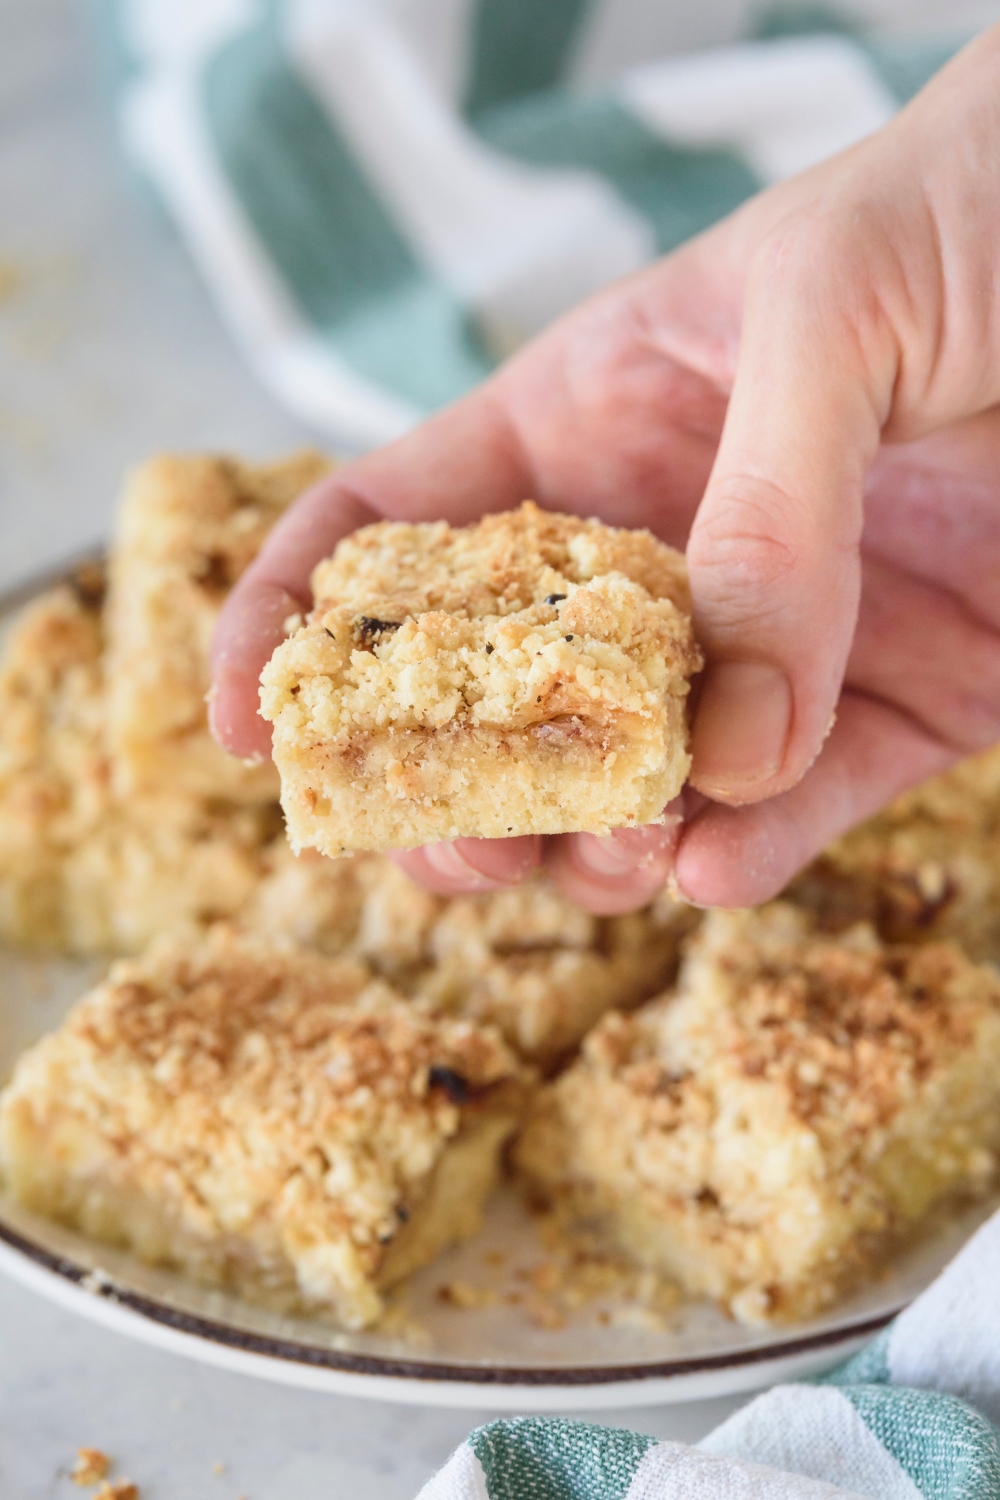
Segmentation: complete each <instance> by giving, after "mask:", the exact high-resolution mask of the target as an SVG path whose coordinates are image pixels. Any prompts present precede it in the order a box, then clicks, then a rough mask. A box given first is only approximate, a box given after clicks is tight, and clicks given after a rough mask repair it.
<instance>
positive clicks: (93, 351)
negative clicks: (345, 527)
mask: <svg viewBox="0 0 1000 1500" xmlns="http://www.w3.org/2000/svg"><path fill="white" fill-rule="evenodd" d="M998 18H1000V6H998V5H997V4H996V3H995V0H992V3H984V0H864V3H863V4H862V3H859V4H857V5H854V6H850V5H843V6H841V5H838V6H837V7H836V8H835V9H820V8H817V7H803V6H787V5H782V6H777V7H776V6H774V5H773V4H772V5H765V4H755V3H750V0H699V3H698V4H697V5H692V4H690V3H689V0H591V3H590V4H586V3H582V0H546V4H545V5H543V6H539V5H538V3H537V0H535V3H534V4H528V3H525V0H364V3H361V4H351V3H349V0H288V3H287V4H280V3H276V0H261V3H259V4H258V3H255V0H116V3H106V4H98V3H96V0H95V3H91V4H90V5H87V6H85V5H82V4H81V3H79V0H0V588H3V587H7V586H9V585H10V584H12V583H14V582H16V581H18V580H20V579H22V578H24V577H25V576H26V575H28V574H31V573H32V572H34V571H37V570H39V569H41V568H43V567H44V566H45V565H47V564H48V563H50V562H52V561H55V560H58V559H62V558H64V557H66V556H69V555H71V554H73V553H74V552H76V551H79V550H80V549H81V548H84V547H86V546H87V545H89V544H91V543H93V542H95V541H97V540H98V539H100V538H101V537H102V536H104V535H105V534H106V533H107V530H108V527H109V521H110V516H111V512H112V509H113V506H114V502H115V496H116V491H117V488H118V484H119V481H120V477H121V475H122V473H123V471H124V470H125V469H126V468H127V467H128V466H130V465H131V464H133V463H135V462H136V461H137V460H139V459H141V458H143V457H144V456H146V455H147V454H149V453H151V452H153V451H156V450H159V449H164V448H184V449H197V448H212V449H230V450H236V451H238V452H242V453H246V454H248V455H263V454H267V453H273V452H276V451H280V450H282V449H287V448H290V447H294V446H296V445H299V444H302V443H303V442H317V441H318V442H320V443H321V444H325V445H326V446H328V447H332V448H334V449H335V450H338V451H343V452H350V451H358V450H360V449H362V448H364V447H365V446H368V445H370V444H371V443H372V442H375V441H379V440H381V439H383V438H385V437H389V436H391V435H392V433H393V432H394V431H398V430H401V429H402V428H403V427H404V426H405V425H406V424H407V423H408V422H409V421H412V420H415V419H417V418H418V417H419V415H420V414H421V413H422V412H423V411H426V410H429V409H432V408H433V406H435V405H436V404H440V402H441V401H443V400H446V399H449V398H450V397H451V396H453V395H455V394H457V393H458V392H459V391H460V390H461V389H463V388H464V387H466V386H467V385H468V384H469V383H470V382H471V381H473V380H475V379H478V378H480V377H481V376H482V374H484V373H485V372H486V371H488V369H489V368H490V367H491V365H492V363H493V362H494V361H495V360H496V359H497V358H498V357H500V356H501V355H502V354H503V353H505V352H506V351H507V350H508V349H510V348H513V347H515V346H516V345H517V343H518V342H519V341H520V340H521V339H523V338H524V337H527V336H529V335H530V334H531V333H532V332H533V331H534V330H535V329H536V328H538V327H540V326H542V325H543V324H544V323H545V322H546V321H547V320H548V318H550V317H551V316H554V315H556V314H557V313H558V312H559V311H561V310H562V307H563V306H565V305H566V304H567V303H569V302H572V301H573V300H575V299H576V297H578V296H580V295H583V294H585V293H586V292H587V291H588V290H590V289H591V288H592V287H593V286H596V285H599V284H600V283H601V282H602V281H603V280H606V279H608V277H610V276H612V275H616V274H620V273H621V272H622V271H626V270H628V269H630V268H631V267H632V266H633V265H635V264H639V263H641V262H642V261H643V260H645V259H647V258H649V257H650V256H651V255H654V254H656V253H659V252H661V251H663V250H665V249H669V248H670V246H671V245H672V244H674V243H677V242H678V240H680V239H682V238H684V237H686V235H687V234H689V233H691V232H693V231H695V230H697V229H698V228H700V227H702V226H703V225H704V224H706V223H708V222H711V220H712V219H713V218H715V217H716V216H718V214H720V213H722V212H725V211H727V210H728V208H730V207H732V206H733V205H734V204H735V203H736V202H738V201H739V199H740V198H741V197H743V196H745V194H746V193H747V192H750V191H753V190H754V189H755V188H756V187H757V186H759V185H762V184H763V183H765V182H767V181H770V180H774V179H775V178H776V177H779V176H781V175H785V174H786V173H787V172H788V171H792V170H795V169H797V168H798V167H799V166H804V165H807V164H808V162H809V161H811V160H814V159H816V158H817V157H819V156H822V155H825V154H827V153H828V151H830V150H833V149H837V148H838V147H839V146H840V145H842V144H846V143H847V141H848V140H850V139H853V138H856V137H857V135H859V134H864V133H866V131H867V130H869V129H873V128H876V127H877V125H878V124H879V123H881V121H882V119H883V118H887V117H888V115H889V114H890V113H891V112H892V109H894V108H895V107H897V106H898V104H899V103H900V102H901V101H902V100H903V99H905V98H906V97H908V95H909V94H910V93H912V92H913V91H914V89H915V88H917V87H919V85H920V84H921V83H922V82H923V80H924V78H925V77H927V76H929V74H930V73H931V72H933V71H934V69H935V68H936V67H937V66H938V65H939V64H940V62H941V61H943V60H944V58H946V57H947V56H948V55H949V53H950V52H951V51H952V50H954V48H955V47H956V46H957V45H959V44H960V43H961V42H962V41H963V40H965V39H966V38H967V37H969V36H971V35H973V34H974V33H975V32H976V31H977V30H979V29H981V28H982V27H983V26H985V25H987V24H989V23H990V22H991V21H993V20H995V19H998ZM720 49H721V50H720ZM796 49H798V50H796ZM205 80H208V81H207V82H205Z"/></svg>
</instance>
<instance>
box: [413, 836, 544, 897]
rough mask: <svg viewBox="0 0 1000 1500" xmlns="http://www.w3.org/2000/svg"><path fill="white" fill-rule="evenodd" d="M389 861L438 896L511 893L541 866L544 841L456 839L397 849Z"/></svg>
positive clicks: (538, 839)
mask: <svg viewBox="0 0 1000 1500" xmlns="http://www.w3.org/2000/svg"><path fill="white" fill-rule="evenodd" d="M389 857H390V859H392V861H393V863H394V864H396V865H398V866H399V868H400V869H401V870H402V871H403V872H404V873H405V874H407V875H409V877H410V879H411V880H415V881H416V882H417V884H418V885H422V886H424V887H425V888H426V889H427V890H429V891H433V892H434V893H435V894H436V895H438V896H461V895H470V894H475V893H477V892H484V891H502V890H508V889H509V888H510V887H511V886H514V885H519V884H520V883H521V881H522V880H527V878H528V876H529V875H533V874H535V872H536V871H537V870H538V869H539V868H540V867H541V863H542V840H541V839H540V838H538V837H536V836H535V835H534V834H528V835H526V836H523V837H520V838H512V839H455V840H454V842H453V843H447V844H425V845H424V846H423V848H420V849H395V850H393V851H392V853H391V854H390V856H389Z"/></svg>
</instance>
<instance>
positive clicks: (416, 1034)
mask: <svg viewBox="0 0 1000 1500" xmlns="http://www.w3.org/2000/svg"><path fill="white" fill-rule="evenodd" d="M528 1078H529V1075H526V1074H525V1073H524V1072H523V1071H521V1070H520V1069H519V1066H518V1064H517V1063H516V1061H515V1059H514V1058H513V1056H512V1054H511V1053H510V1051H509V1050H508V1049H507V1047H506V1046H505V1045H504V1043H503V1042H502V1041H501V1040H500V1038H499V1036H498V1035H497V1033H496V1032H495V1031H493V1030H491V1029H490V1028H485V1027H477V1026H476V1025H474V1024H472V1023H471V1022H469V1021H465V1020H453V1019H441V1018H435V1017H434V1016H428V1015H421V1014H420V1013H419V1011H418V1010H416V1009H415V1008H414V1007H413V1006H412V1005H408V1004H407V1003H406V1002H404V1001H403V1000H401V999H400V997H399V996H398V995H396V994H395V993H394V992H393V991H392V990H390V989H389V988H388V987H387V986H386V985H385V984H384V983H382V982H381V981H372V979H371V977H370V972H369V971H368V970H366V969H365V968H364V967H363V966H361V965H358V964H351V963H345V962H341V961H337V960H330V959H325V958H321V957H320V956H318V955H315V954H304V953H295V952H290V951H285V950H282V949H279V948H274V947H269V946H267V945H264V944H261V943H259V942H256V941H253V940H250V939H246V938H238V937H236V936H234V935H233V934H232V933H231V932H230V931H229V930H228V929H226V928H216V929H214V930H213V932H212V933H210V934H209V935H208V937H206V938H203V939H201V940H200V941H197V942H196V941H192V940H191V939H190V938H188V939H183V938H179V939H177V940H165V941H164V942H163V943H161V945H160V946H159V947H154V948H153V949H152V950H150V952H149V954H147V955H146V956H145V957H144V958H143V959H141V960H131V961H125V962H122V963H119V964H118V965H117V966H116V967H115V968H114V969H112V972H111V975H110V978H109V979H108V980H107V981H106V982H105V983H104V984H102V985H100V986H98V988H97V989H95V990H94V991H93V992H92V993H91V994H89V995H87V996H85V997H84V999H83V1000H81V1001H80V1003H79V1004H78V1005H77V1006H76V1008H75V1009H74V1010H73V1011H72V1013H71V1014H70V1016H69V1017H68V1019H67V1020H66V1021H65V1023H64V1024H63V1026H62V1027H61V1028H60V1029H59V1030H58V1031H57V1032H55V1033H53V1034H52V1035H51V1036H49V1037H46V1038H45V1039H44V1040H43V1041H41V1042H39V1043H38V1044H37V1045H36V1046H35V1047H33V1048H32V1049H31V1050H30V1051H29V1052H27V1053H26V1054H25V1055H24V1056H23V1057H22V1058H21V1060H20V1062H19V1063H18V1066H17V1069H16V1071H15V1074H14V1078H13V1081H12V1083H11V1084H10V1086H9V1087H8V1088H7V1090H6V1092H5V1093H4V1095H3V1097H2V1101H0V1168H2V1173H3V1176H4V1177H5V1179H6V1182H7V1185H8V1188H9V1190H10V1191H11V1192H13V1193H14V1194H15V1196H16V1197H17V1198H18V1199H19V1200H20V1201H21V1202H22V1203H23V1204H24V1205H25V1206H26V1207H29V1208H31V1209H33V1210H35V1211H37V1212H39V1213H42V1214H46V1215H48V1216H51V1217H54V1218H58V1219H60V1220H63V1221H65V1222H67V1223H69V1224H72V1225H75V1226H77V1227H79V1228H80V1229H82V1230H83V1231H84V1232H85V1233H87V1234H89V1235H92V1236H94V1237H96V1238H98V1239H104V1240H109V1241H112V1242H115V1243H118V1244H121V1245H125V1246H127V1247H129V1248H130V1249H132V1250H133V1251H135V1252H136V1253H137V1254H138V1255H139V1256H140V1257H142V1258H143V1259H144V1260H147V1261H150V1262H154V1263H161V1264H166V1265H171V1266H175V1267H178V1268H180V1269H181V1270H183V1271H184V1272H186V1273H187V1274H188V1275H190V1276H192V1277H193V1278H195V1279H196V1280H199V1281H202V1282H207V1283H209V1284H214V1285H218V1286H222V1287H228V1288H231V1289H232V1290H234V1291H238V1292H240V1293H242V1294H243V1295H245V1296H248V1297H250V1298H252V1299H254V1300H257V1301H262V1302H265V1303H267V1304H268V1305H271V1306H275V1307H278V1308H282V1309H288V1310H293V1311H309V1312H313V1313H320V1314H323V1315H327V1316H329V1317H331V1318H332V1319H333V1320H335V1321H336V1322H338V1323H340V1324H341V1325H343V1326H346V1327H349V1328H360V1327H364V1326H366V1325H368V1324H371V1323H372V1322H374V1321H376V1320H377V1319H378V1317H379V1315H380V1313H381V1312H382V1310H383V1293H384V1291H385V1289H386V1288H387V1287H389V1286H391V1285H392V1284H394V1283H395V1282H398V1281H399V1280H400V1279H401V1278H402V1277H404V1276H406V1275H407V1274H408V1273H409V1272H410V1271H412V1270H414V1269H415V1268H416V1267H418V1266H420V1265H423V1264H424V1263H425V1262H426V1261H428V1260H430V1259H431V1258H432V1257H433V1256H434V1255H435V1254H436V1253H437V1252H438V1251H439V1250H440V1249H442V1248H443V1247H444V1246H445V1245H447V1244H449V1243H451V1242H452V1241H453V1240H455V1239H459V1238H463V1237H465V1236H466V1235H469V1234H472V1233H474V1232H475V1231H476V1230H477V1229H478V1227H479V1223H480V1210H481V1205H482V1203H483V1200H484V1199H485V1197H486V1195H487V1193H488V1192H489V1190H490V1188H491V1187H492V1186H493V1183H494V1180H495V1177H496V1173H497V1169H498V1159H499V1154H500V1150H501V1147H502V1145H503V1143H504V1142H505V1140H506V1139H507V1138H508V1136H509V1135H510V1134H511V1133H512V1131H513V1130H514V1128H515V1126H516V1124H517V1122H518V1119H519V1116H520V1115H521V1113H522V1111H523V1107H524V1103H525V1099H526V1094H527V1087H528Z"/></svg>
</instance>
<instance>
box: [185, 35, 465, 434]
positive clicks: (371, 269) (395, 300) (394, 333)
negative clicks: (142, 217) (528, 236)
mask: <svg viewBox="0 0 1000 1500" xmlns="http://www.w3.org/2000/svg"><path fill="white" fill-rule="evenodd" d="M202 90H203V101H204V109H205V115H206V123H207V126H208V129H209V132H210V135H211V139H212V142H213V145H214V148H215V151H216V153H217V155H218V159H219V161H220V164H221V166H222V169H223V171H224V172H225V175H226V177H227V178H228V179H229V181H230V183H231V184H232V187H233V189H234V191H235V193H236V194H237V196H238V198H239V200H240V203H241V205H242V207H243V210H244V212H245V213H246V215H247V217H248V218H249V220H250V222H251V223H252V225H253V227H254V229H255V231H256V233H257V235H258V236H259V238H260V240H261V242H262V244H263V246H264V248H265V249H266V251H267V253H268V255H269V256H270V258H271V260H272V261H273V262H274V264H275V266H276V267H277V270H278V271H279V273H280V275H281V276H282V278H283V279H284V281H285V283H286V285H287V287H288V289H289V291H290V292H291V294H292V296H293V298H294V299H295V301H296V302H297V303H298V306H299V308H300V309H301V311H302V313H303V315H304V317H305V318H306V320H307V321H308V322H309V323H311V324H312V325H313V326H314V327H315V328H316V329H317V330H319V331H321V332H322V333H324V334H326V335H327V337H328V338H329V339H330V342H331V344H332V345H333V347H334V348H335V349H336V350H337V352H338V353H340V354H342V355H343V357H344V358H346V359H347V360H349V362H350V363H351V364H352V365H353V366H354V368H355V369H356V370H357V371H358V372H359V373H360V374H362V375H365V376H367V377H368V378H369V379H370V380H373V381H375V382H376V383H378V384H380V385H384V386H386V387H388V389H389V390H391V391H392V392H393V393H394V394H396V395H397V396H401V397H403V398H404V399H406V400H408V401H412V402H414V403H416V404H417V405H418V406H422V407H434V406H438V405H441V404H442V403H444V402H446V401H450V400H452V399H453V398H454V397H456V396H458V395H461V393H462V392H463V391H465V390H467V389H468V388H469V387H470V386H471V385H473V384H475V382H476V381H477V380H479V379H481V378H482V377H483V376H484V375H485V374H487V373H488V372H489V369H490V364H489V361H488V359H487V357H486V355H485V354H484V353H483V352H482V351H481V350H480V349H479V348H478V347H477V346H476V344H475V342H474V336H473V334H472V332H471V330H470V326H469V324H468V322H467V319H466V316H465V313H464V311H463V309H462V307H461V305H460V304H459V303H458V301H457V299H456V298H455V297H454V296H453V295H452V294H451V293H450V292H449V290H448V289H447V288H446V287H444V286H442V285H441V284H439V283H438V282H437V281H435V280H434V278H432V277H431V276H429V275H428V274H427V273H426V271H425V270H424V269H423V268H422V267H421V266H420V264H419V263H418V262H417V260H416V257H415V256H414V255H413V253H412V251H411V250H410V248H409V246H408V245H407V243H406V241H405V240H404V238H403V236H402V235H401V234H400V232H399V230H398V229H397V228H396V225H395V224H394V222H393V220H392V218H391V217H390V215H389V213H388V212H387V211H386V209H385V207H384V206H383V204H382V203H381V202H380V200H379V199H378V197H377V196H376V194H375V193H374V192H373V190H372V188H371V187H370V186H369V184H368V182H367V181H366V179H365V177H364V174H363V172H362V171H361V168H360V167H359V165H358V163H357V161H356V160H355V159H354V157H353V155H352V153H351V151H350V150H349V148H348V146H347V144H346V143H345V141H344V140H343V139H342V138H341V137H340V136H339V135H338V134H337V132H336V131H335V130H334V129H333V127H332V125H331V124H330V120H329V118H328V116H327V115H326V114H325V112H324V111H323V109H322V107H321V106H320V104H319V103H318V102H317V100H316V99H315V98H314V97H313V95H312V94H311V93H310V91H309V90H308V88H307V87H306V86H305V84H304V83H303V81H302V80H301V79H300V78H299V77H298V75H297V74H296V73H295V72H294V71H293V70H292V69H291V68H290V67H289V65H288V63H287V62H286V60H285V58H284V55H283V52H282V47H281V40H280V37H279V35H278V30H277V26H276V24H275V21H274V17H273V14H272V13H270V12H269V13H268V14H267V15H266V16H265V18H264V19H263V20H262V21H261V23H260V24H258V25H255V26H254V27H252V28H251V29H249V30H247V31H246V32H244V33H242V34H241V35H240V36H238V37H236V38H234V39H233V40H232V41H231V42H230V43H228V44H227V45H226V46H225V47H224V48H222V49H221V51H220V52H219V53H218V54H217V55H216V56H215V57H214V58H213V59H212V60H211V62H210V63H209V65H208V66H207V68H206V70H205V74H204V77H203V80H202ZM390 324H391V326H390Z"/></svg>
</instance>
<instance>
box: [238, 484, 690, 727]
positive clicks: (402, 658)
mask: <svg viewBox="0 0 1000 1500" xmlns="http://www.w3.org/2000/svg"><path fill="white" fill-rule="evenodd" d="M629 569H630V570H631V571H627V570H629ZM313 588H314V592H315V597H316V606H315V609H314V610H313V613H312V615H311V616H310V621H309V624H308V625H306V626H305V627H304V628H303V629H302V630H301V631H299V632H298V633H297V634H296V635H294V636H293V637H292V638H291V639H290V640H289V641H288V642H287V643H286V644H285V645H284V646H282V647H280V648H279V649H278V651H277V652H276V653H275V656H274V657H273V658H272V661H271V664H270V665H269V667H268V668H267V669H266V670H265V673H264V677H263V679H262V680H263V682H264V688H263V691H262V696H261V703H262V712H263V713H264V715H265V717H267V718H270V719H275V718H277V717H278V716H279V715H280V716H281V719H282V723H283V726H284V727H285V729H286V730H294V729H298V730H300V731H301V730H304V729H305V728H306V726H308V729H309V733H310V735H311V736H312V737H315V738H320V739H322V738H329V737H331V736H333V735H335V734H337V733H338V732H339V731H342V730H352V729H354V730H371V729H373V728H375V729H379V728H389V727H391V726H396V727H400V726H410V727H412V726H422V727H427V728H440V727H442V726H444V725H446V724H449V723H452V722H454V721H456V720H461V721H467V722H468V724H469V725H470V727H475V726H477V725H497V724H499V725H504V726H505V727H509V728H513V729H517V728H525V727H528V726H532V725H538V726H539V728H540V732H541V731H544V732H558V731H560V730H565V729H566V728H568V727H569V726H572V725H573V724H574V723H579V724H580V725H581V726H582V724H583V722H584V721H585V720H589V719H593V718H594V717H595V715H597V714H598V713H599V711H600V710H601V708H602V707H603V708H605V709H607V710H612V709H613V710H614V711H615V712H618V713H628V714H635V715H639V716H641V717H647V718H652V717H654V716H655V715H656V713H657V711H658V709H660V705H661V704H662V699H663V695H664V694H665V693H666V694H674V695H680V696H683V695H684V693H686V691H687V679H688V678H689V677H690V675H691V673H692V672H693V671H695V670H696V669H697V667H698V666H699V665H700V658H699V656H698V652H697V648H696V646H695V644H694V640H693V637H692V634H691V623H690V618H689V616H688V614H687V613H685V605H686V604H687V583H686V575H685V571H684V562H683V558H682V557H681V556H680V554H679V553H675V552H673V551H672V550H671V549H670V548H669V547H666V546H665V545H664V544H663V543H662V542H658V541H657V540H656V539H655V537H653V536H652V535H651V534H650V533H649V532H624V531H621V532H620V531H616V530H615V529H614V528H612V527H606V526H602V525H601V524H600V523H599V522H597V521H579V520H576V519H574V518H572V517H569V516H558V515H550V514H548V513H546V512H544V511H541V510H539V509H538V507H537V506H535V505H533V504H532V503H531V502H530V501H526V502H525V503H524V505H522V506H521V508H520V509H519V510H517V511H514V512H511V513H509V514H508V513H505V514H503V515H498V516H487V517H485V518H484V520H483V521H481V522H480V523H479V524H478V525H476V526H469V527H464V528H452V527H450V526H448V525H446V524H445V523H444V522H439V523H435V524H424V525H405V524H402V523H394V522H384V523H382V524H380V525H377V526H369V527H365V528H363V529H362V530H361V531H358V532H355V533H354V535H353V536H350V537H347V538H345V540H344V541H342V542H341V543H340V545H339V546H338V548H337V551H336V553H335V554H334V556H333V558H332V559H330V561H329V562H326V563H321V564H320V565H319V566H318V567H317V568H316V570H315V572H314V574H313ZM660 711H662V710H660Z"/></svg>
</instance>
